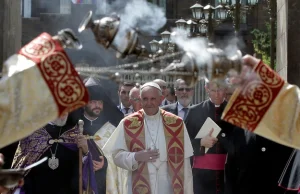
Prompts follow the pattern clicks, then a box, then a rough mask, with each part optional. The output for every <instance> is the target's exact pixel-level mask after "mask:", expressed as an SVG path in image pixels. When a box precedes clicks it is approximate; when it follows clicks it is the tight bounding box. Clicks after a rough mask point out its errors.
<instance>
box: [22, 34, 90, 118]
mask: <svg viewBox="0 0 300 194" xmlns="http://www.w3.org/2000/svg"><path fill="white" fill-rule="evenodd" d="M19 53H20V54H21V55H24V56H26V57H27V58H29V59H30V60H32V61H34V62H36V65H37V67H38V68H39V70H40V72H41V74H42V76H43V78H44V80H45V82H46V83H47V85H48V87H49V89H50V91H51V93H52V95H53V98H54V99H55V101H56V104H57V106H58V112H59V115H62V114H64V113H65V112H70V111H72V110H75V109H77V108H79V107H81V106H84V105H85V104H86V103H87V101H88V92H87V90H86V88H85V87H84V84H83V83H82V80H81V78H80V77H79V75H78V73H77V72H76V70H75V69H74V67H73V65H72V63H71V62H70V60H69V58H68V56H67V54H66V53H65V51H64V49H63V48H62V46H61V45H60V43H59V42H58V40H54V39H52V37H51V36H50V35H49V34H47V33H42V34H41V35H40V36H39V37H37V38H36V39H34V40H33V41H31V42H30V43H29V44H27V45H26V46H24V47H23V48H22V49H21V50H20V52H19Z"/></svg>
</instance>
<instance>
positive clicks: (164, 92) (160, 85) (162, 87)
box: [155, 81, 168, 97]
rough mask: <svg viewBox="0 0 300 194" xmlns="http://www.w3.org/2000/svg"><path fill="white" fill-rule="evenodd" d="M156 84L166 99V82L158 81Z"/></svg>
mask: <svg viewBox="0 0 300 194" xmlns="http://www.w3.org/2000/svg"><path fill="white" fill-rule="evenodd" d="M155 83H157V84H158V85H159V87H160V89H161V93H162V95H163V97H166V96H167V94H168V90H167V83H166V82H165V81H157V82H155Z"/></svg>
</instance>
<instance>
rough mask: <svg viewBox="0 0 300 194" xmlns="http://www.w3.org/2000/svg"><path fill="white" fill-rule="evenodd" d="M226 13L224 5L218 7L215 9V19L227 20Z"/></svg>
mask: <svg viewBox="0 0 300 194" xmlns="http://www.w3.org/2000/svg"><path fill="white" fill-rule="evenodd" d="M227 15H228V11H227V9H226V7H225V6H224V5H218V6H217V7H216V17H217V19H219V20H225V19H226V18H227Z"/></svg>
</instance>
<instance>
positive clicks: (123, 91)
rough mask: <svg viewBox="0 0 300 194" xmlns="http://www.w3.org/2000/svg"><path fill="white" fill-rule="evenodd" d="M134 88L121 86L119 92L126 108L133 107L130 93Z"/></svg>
mask: <svg viewBox="0 0 300 194" xmlns="http://www.w3.org/2000/svg"><path fill="white" fill-rule="evenodd" d="M132 88H133V87H132V86H121V88H120V90H119V98H120V100H121V102H122V104H123V105H124V106H125V107H130V105H131V103H130V101H129V92H130V90H131V89H132Z"/></svg>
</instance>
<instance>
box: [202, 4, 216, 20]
mask: <svg viewBox="0 0 300 194" xmlns="http://www.w3.org/2000/svg"><path fill="white" fill-rule="evenodd" d="M203 10H204V11H203V12H204V18H205V19H206V20H208V19H209V13H211V19H214V11H215V8H214V7H213V6H211V5H210V4H208V5H206V6H205V7H204V8H203Z"/></svg>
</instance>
